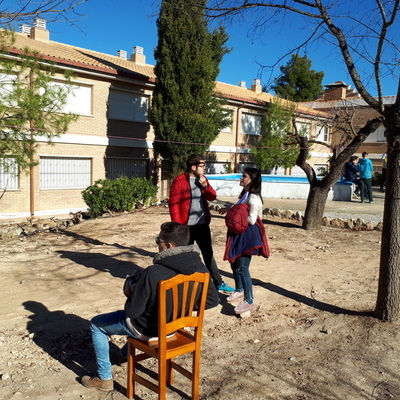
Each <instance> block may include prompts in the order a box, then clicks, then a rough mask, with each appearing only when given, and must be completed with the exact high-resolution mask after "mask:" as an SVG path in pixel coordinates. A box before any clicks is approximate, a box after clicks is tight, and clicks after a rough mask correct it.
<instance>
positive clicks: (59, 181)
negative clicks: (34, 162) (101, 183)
mask: <svg viewBox="0 0 400 400" xmlns="http://www.w3.org/2000/svg"><path fill="white" fill-rule="evenodd" d="M91 183H92V159H91V158H84V157H48V156H41V157H40V189H85V188H87V187H88V186H90V185H91Z"/></svg>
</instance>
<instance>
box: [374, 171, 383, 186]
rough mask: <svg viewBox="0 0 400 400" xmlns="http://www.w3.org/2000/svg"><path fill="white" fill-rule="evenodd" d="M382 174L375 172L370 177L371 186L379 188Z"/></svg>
mask: <svg viewBox="0 0 400 400" xmlns="http://www.w3.org/2000/svg"><path fill="white" fill-rule="evenodd" d="M381 179H382V173H381V172H375V173H374V175H373V177H372V186H379V185H380V184H381Z"/></svg>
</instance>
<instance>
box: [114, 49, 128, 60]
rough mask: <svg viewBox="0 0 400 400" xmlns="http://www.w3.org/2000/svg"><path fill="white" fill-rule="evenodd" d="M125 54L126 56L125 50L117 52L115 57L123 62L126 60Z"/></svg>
mask: <svg viewBox="0 0 400 400" xmlns="http://www.w3.org/2000/svg"><path fill="white" fill-rule="evenodd" d="M127 54H128V53H127V52H126V50H118V51H117V56H118V57H119V58H122V59H124V60H126V59H127V58H128V56H127Z"/></svg>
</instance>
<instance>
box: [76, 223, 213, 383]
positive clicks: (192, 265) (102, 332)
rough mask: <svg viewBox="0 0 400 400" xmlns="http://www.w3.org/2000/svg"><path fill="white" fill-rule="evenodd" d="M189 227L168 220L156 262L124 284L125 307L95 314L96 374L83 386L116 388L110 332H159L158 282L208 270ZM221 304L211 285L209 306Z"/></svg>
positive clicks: (138, 335) (146, 335)
mask: <svg viewBox="0 0 400 400" xmlns="http://www.w3.org/2000/svg"><path fill="white" fill-rule="evenodd" d="M189 237H190V234H189V229H188V228H187V227H186V226H184V225H182V224H179V223H178V222H165V223H164V224H162V225H161V231H160V234H159V236H158V237H157V238H156V243H157V245H158V250H159V252H158V253H157V254H156V255H155V256H154V259H153V262H154V264H153V265H150V266H149V267H147V268H146V269H144V270H142V272H141V273H140V274H135V276H134V277H133V278H128V279H127V280H126V282H125V284H124V293H125V295H126V296H127V300H126V302H125V310H120V311H115V312H112V313H108V314H102V315H98V316H96V317H94V318H93V319H92V321H91V325H90V330H91V334H92V341H93V347H94V351H95V355H96V363H97V377H90V376H84V377H83V378H82V384H83V386H85V387H87V388H94V389H99V390H102V391H110V390H113V388H114V382H113V376H112V371H111V361H110V354H109V350H110V349H109V340H108V337H109V336H110V335H127V336H130V337H134V338H137V339H139V340H144V341H146V340H149V339H150V338H152V337H155V336H157V334H158V303H157V287H158V282H159V281H163V280H166V279H169V278H172V277H174V276H176V275H178V274H184V275H191V274H193V273H195V272H208V269H207V268H206V266H205V265H204V264H203V263H202V261H201V258H200V250H199V249H198V248H197V246H188V243H189ZM218 303H219V296H218V292H217V290H216V288H215V286H214V285H209V288H208V296H207V303H206V308H212V307H215V306H217V305H218Z"/></svg>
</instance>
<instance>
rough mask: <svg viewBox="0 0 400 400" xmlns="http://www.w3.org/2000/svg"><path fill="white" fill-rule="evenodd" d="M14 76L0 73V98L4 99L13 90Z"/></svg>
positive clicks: (15, 77)
mask: <svg viewBox="0 0 400 400" xmlns="http://www.w3.org/2000/svg"><path fill="white" fill-rule="evenodd" d="M16 79H17V76H16V75H8V74H2V73H0V97H2V98H4V97H5V96H7V95H9V94H10V93H11V92H12V91H13V90H14V85H15V81H16Z"/></svg>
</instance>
